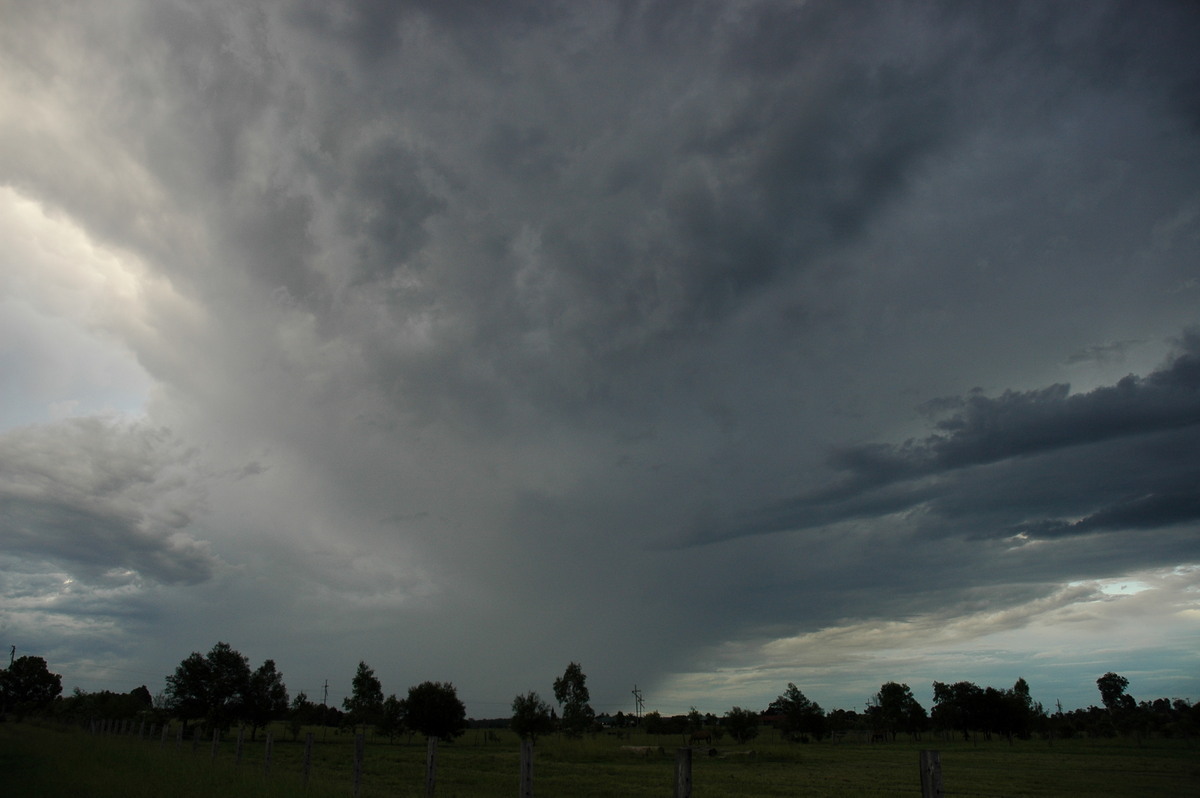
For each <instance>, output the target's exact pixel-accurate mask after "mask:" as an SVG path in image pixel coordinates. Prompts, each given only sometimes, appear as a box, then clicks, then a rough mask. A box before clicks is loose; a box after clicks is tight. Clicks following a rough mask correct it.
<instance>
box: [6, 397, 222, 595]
mask: <svg viewBox="0 0 1200 798" xmlns="http://www.w3.org/2000/svg"><path fill="white" fill-rule="evenodd" d="M189 459H190V455H189V453H188V452H187V451H185V450H181V449H180V447H179V446H178V444H177V443H176V442H174V441H172V440H171V437H170V435H169V434H168V433H166V432H165V431H163V430H156V429H150V428H145V427H137V426H132V425H123V424H117V423H112V422H107V421H104V420H102V419H97V418H82V419H72V420H70V421H64V422H61V423H59V424H55V425H48V426H42V427H25V428H19V429H15V430H11V431H9V432H6V433H3V435H0V547H2V548H3V550H4V552H5V554H7V555H9V556H13V555H21V556H22V557H27V558H33V559H38V560H49V561H52V562H55V563H58V564H59V566H60V567H62V568H65V569H66V570H68V571H69V572H71V573H74V574H76V575H79V576H81V577H84V576H86V577H87V578H88V579H89V580H100V581H105V580H109V579H112V578H116V579H122V578H124V577H123V576H122V574H123V573H124V572H126V571H133V572H135V573H137V574H138V575H140V576H142V577H144V578H146V579H149V580H153V581H156V582H161V583H164V584H195V583H198V582H202V581H204V580H206V579H209V578H210V577H211V576H212V574H213V569H214V567H215V565H216V561H215V560H214V558H213V556H212V555H211V554H210V553H209V552H208V551H207V550H206V549H205V547H204V546H203V545H202V544H200V543H198V542H197V541H196V540H194V539H192V538H191V537H190V536H188V535H187V534H186V533H185V532H184V530H185V528H186V527H187V526H188V525H189V523H190V522H191V516H192V514H193V513H194V512H195V510H196V507H197V501H198V498H199V497H198V496H197V495H196V494H195V493H194V490H195V489H194V488H193V487H191V486H189V485H188V480H187V476H188V474H189V469H188V468H187V464H188V460H189Z"/></svg>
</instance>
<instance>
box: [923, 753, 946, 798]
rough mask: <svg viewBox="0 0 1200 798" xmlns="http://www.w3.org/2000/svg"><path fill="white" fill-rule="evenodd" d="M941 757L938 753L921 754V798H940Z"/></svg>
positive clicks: (941, 792) (942, 793) (942, 794)
mask: <svg viewBox="0 0 1200 798" xmlns="http://www.w3.org/2000/svg"><path fill="white" fill-rule="evenodd" d="M944 795H945V793H944V792H943V791H942V755H941V753H939V752H938V751H922V752H921V798H942V796H944Z"/></svg>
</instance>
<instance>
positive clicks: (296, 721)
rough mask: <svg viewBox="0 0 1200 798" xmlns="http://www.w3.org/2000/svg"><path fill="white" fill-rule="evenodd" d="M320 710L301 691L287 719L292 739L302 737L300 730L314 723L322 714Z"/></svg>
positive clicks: (294, 700) (293, 701) (289, 710)
mask: <svg viewBox="0 0 1200 798" xmlns="http://www.w3.org/2000/svg"><path fill="white" fill-rule="evenodd" d="M320 712H321V710H320V708H319V707H318V706H317V705H316V704H314V703H313V702H311V701H309V700H308V694H307V693H305V692H304V691H303V690H301V691H300V692H299V693H298V694H297V695H296V697H295V698H293V699H292V705H291V706H290V707H288V713H287V719H288V730H289V731H291V733H292V739H293V740H295V739H296V738H297V737H299V736H300V729H301V728H303V727H304V725H305V724H307V723H312V722H313V721H314V720H316V718H317V716H318V715H319V714H320Z"/></svg>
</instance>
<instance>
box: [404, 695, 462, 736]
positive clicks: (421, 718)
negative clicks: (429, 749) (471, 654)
mask: <svg viewBox="0 0 1200 798" xmlns="http://www.w3.org/2000/svg"><path fill="white" fill-rule="evenodd" d="M401 703H402V706H403V710H404V723H405V725H406V726H408V728H410V729H412V730H413V731H416V732H420V733H421V734H424V735H425V736H426V737H437V738H438V739H441V740H446V741H447V742H449V741H450V740H453V739H454V738H455V737H458V736H459V735H461V734H462V733H463V731H464V730H465V729H466V728H467V708H466V706H464V705H463V702H462V701H459V700H458V694H457V692H456V691H455V689H454V685H453V684H451V683H450V682H444V683H443V682H422V683H421V684H418V685H416V686H415V687H410V688H408V698H406V699H404V701H403V702H401Z"/></svg>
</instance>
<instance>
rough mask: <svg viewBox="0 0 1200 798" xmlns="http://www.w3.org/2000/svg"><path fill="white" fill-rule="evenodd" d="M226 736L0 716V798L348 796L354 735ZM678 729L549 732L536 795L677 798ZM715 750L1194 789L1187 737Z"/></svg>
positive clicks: (778, 770)
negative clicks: (148, 734)
mask: <svg viewBox="0 0 1200 798" xmlns="http://www.w3.org/2000/svg"><path fill="white" fill-rule="evenodd" d="M233 737H234V735H230V738H231V739H227V740H225V741H224V742H222V743H221V745H220V746H219V750H218V753H217V756H216V758H215V760H214V759H213V756H212V746H211V743H210V742H201V743H200V744H199V745H198V746H196V747H195V748H193V747H192V744H191V742H190V741H185V742H184V743H183V745H182V746H180V747H177V746H176V744H175V741H174V738H173V737H172V738H171V739H168V740H167V742H166V743H165V744H160V743H159V742H158V740H154V741H148V740H138V739H137V738H136V736H134V737H114V736H109V737H103V736H92V735H89V734H86V733H84V732H82V731H79V730H77V729H73V728H61V727H54V726H45V725H39V724H35V723H28V722H27V723H20V724H18V723H12V722H9V723H4V724H0V773H3V774H4V792H5V794H11V795H20V796H22V798H31V797H33V798H37V797H39V796H46V797H47V798H58V796H66V795H70V796H82V797H83V798H108V797H109V796H112V798H118V797H119V798H130V797H132V798H138V796H170V798H192V796H196V797H197V798H199V796H205V797H206V798H207V796H213V795H220V796H223V797H227V798H243V797H245V798H251V797H252V798H260V797H264V798H273V797H274V796H293V795H302V796H311V798H325V796H350V795H352V794H353V792H352V772H353V761H354V744H353V736H352V735H350V734H336V733H334V732H332V731H330V732H329V733H328V735H327V736H326V735H324V734H322V732H321V731H319V730H318V731H317V732H316V739H317V742H316V745H315V746H314V751H313V762H312V777H311V780H310V782H309V784H308V787H307V789H305V787H304V785H303V782H302V781H301V779H300V772H301V766H302V759H303V752H304V745H303V743H302V742H292V741H290V739H286V738H287V737H288V735H286V734H285V733H284V732H283V730H282V728H280V729H277V730H276V732H275V738H276V741H275V745H274V751H273V756H272V767H271V773H270V775H269V776H268V775H266V774H264V762H263V754H264V745H263V741H262V736H261V733H260V737H259V740H258V741H257V742H255V743H250V742H249V741H248V740H247V742H246V743H245V745H244V748H243V755H242V761H241V763H240V764H236V763H235V743H234V741H233V739H232V738H233ZM622 745H653V746H656V747H657V746H659V745H661V746H663V747H664V749H665V753H664V754H662V755H652V756H649V757H643V756H639V755H636V754H631V753H629V752H625V751H622V750H621V749H620V747H621V746H622ZM679 745H680V742H679V740H678V739H677V738H674V737H650V736H647V735H636V736H634V737H633V738H630V739H623V740H619V739H616V738H614V737H610V736H607V735H601V736H597V737H595V738H590V739H584V740H564V739H557V738H549V739H545V740H541V741H539V742H538V745H537V753H536V756H535V765H534V792H535V794H537V795H542V796H571V797H572V798H574V797H576V796H578V798H591V797H593V796H623V797H625V796H632V797H634V798H636V797H637V796H658V797H660V798H665V797H666V796H670V795H672V790H673V784H674V768H675V764H674V763H675V750H676V749H677V748H678V747H679ZM717 747H718V749H719V750H720V751H722V752H726V753H728V752H731V751H734V750H747V749H750V748H753V749H754V750H755V751H756V755H755V756H753V757H748V756H725V757H711V758H710V757H708V756H705V755H704V753H703V752H702V751H696V752H695V754H694V760H693V768H692V772H693V775H692V781H693V795H694V796H696V798H718V796H720V798H726V797H728V798H739V797H740V796H746V798H749V797H750V796H754V797H755V798H757V797H758V796H784V795H786V796H805V795H811V796H897V795H909V796H916V795H919V794H920V785H919V779H918V772H917V761H918V752H919V751H920V750H921V749H922V748H934V749H937V750H939V751H941V752H942V773H943V779H944V782H945V788H946V793H947V795H950V796H954V795H973V796H1063V795H1088V796H1112V797H1113V798H1117V797H1118V796H1147V795H1166V796H1188V795H1196V796H1200V758H1198V757H1197V756H1196V754H1197V751H1196V749H1195V747H1194V744H1189V743H1188V742H1185V741H1182V740H1147V741H1143V742H1142V744H1141V745H1139V744H1137V743H1136V742H1135V741H1133V740H1066V741H1056V742H1055V743H1053V745H1051V744H1050V743H1048V742H1047V741H1044V740H1029V741H1018V742H1016V743H1015V744H1012V745H1010V744H1009V743H1007V742H1004V741H1000V740H996V741H991V742H982V741H980V742H979V743H978V744H972V743H965V742H961V741H957V740H954V741H944V740H937V741H930V740H926V741H924V742H921V743H911V742H897V743H888V744H883V745H879V744H876V745H866V744H861V743H852V742H841V743H838V744H833V743H829V742H823V743H819V744H818V743H813V744H809V745H803V744H789V743H784V742H781V741H779V740H778V739H777V738H775V737H774V736H773V735H772V734H771V733H770V732H764V734H763V736H761V737H760V738H759V739H757V740H754V741H753V742H752V743H751V744H749V745H747V746H735V745H733V744H732V743H731V742H730V741H728V740H726V741H724V743H723V744H720V745H718V746H717ZM425 750H426V749H425V743H424V741H423V740H420V739H413V740H411V741H410V740H407V739H402V740H399V741H397V742H395V743H389V742H388V741H386V740H384V739H381V738H375V737H368V741H367V745H366V753H365V762H364V770H363V782H362V789H361V793H360V795H361V796H362V798H383V797H384V796H389V797H395V796H422V795H424V783H425ZM518 760H519V753H518V744H517V740H516V737H515V736H513V735H512V734H510V733H507V732H500V733H499V741H490V742H485V737H484V734H483V732H481V731H469V732H467V734H466V735H464V736H463V737H462V738H461V739H460V740H458V741H456V742H455V743H453V744H445V743H443V744H442V745H441V746H439V749H438V771H437V795H438V796H439V797H441V798H451V797H453V796H461V797H464V798H465V797H466V796H471V797H472V798H474V796H492V795H499V796H511V795H513V794H514V793H515V792H516V791H517V786H518V784H517V772H518Z"/></svg>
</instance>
